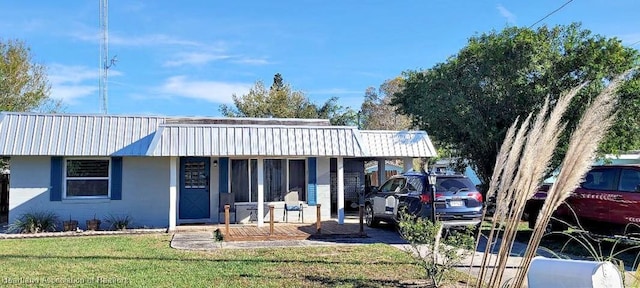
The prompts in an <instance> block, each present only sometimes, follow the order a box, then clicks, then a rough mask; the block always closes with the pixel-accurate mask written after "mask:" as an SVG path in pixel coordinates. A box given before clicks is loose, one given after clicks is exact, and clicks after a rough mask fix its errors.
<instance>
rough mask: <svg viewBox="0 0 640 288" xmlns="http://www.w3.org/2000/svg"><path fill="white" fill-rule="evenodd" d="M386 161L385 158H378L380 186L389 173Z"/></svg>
mask: <svg viewBox="0 0 640 288" xmlns="http://www.w3.org/2000/svg"><path fill="white" fill-rule="evenodd" d="M384 164H385V161H384V158H378V185H377V186H378V187H380V186H382V183H384V181H385V180H387V179H385V178H386V177H387V174H386V172H385V170H386V167H385V165H384Z"/></svg>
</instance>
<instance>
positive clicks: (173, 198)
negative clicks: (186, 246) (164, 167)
mask: <svg viewBox="0 0 640 288" xmlns="http://www.w3.org/2000/svg"><path fill="white" fill-rule="evenodd" d="M177 206H178V157H170V158H169V231H173V230H175V229H176V220H177V218H178V217H177V215H178V214H177V210H178V209H177Z"/></svg>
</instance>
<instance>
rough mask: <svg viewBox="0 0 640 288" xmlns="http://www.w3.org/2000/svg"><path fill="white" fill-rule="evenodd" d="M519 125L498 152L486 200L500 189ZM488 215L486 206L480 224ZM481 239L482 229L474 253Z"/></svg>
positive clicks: (511, 131)
mask: <svg viewBox="0 0 640 288" xmlns="http://www.w3.org/2000/svg"><path fill="white" fill-rule="evenodd" d="M517 123H518V118H516V121H514V122H513V124H511V127H509V129H508V130H507V134H506V135H505V137H504V141H503V142H502V145H501V146H500V151H499V152H498V156H497V157H496V164H495V165H494V167H493V175H492V176H491V182H490V183H489V190H487V194H486V199H491V197H493V195H494V194H495V192H496V189H498V183H499V182H498V179H499V178H500V176H501V175H502V171H503V168H504V166H505V163H506V162H507V156H508V154H509V151H510V150H511V147H512V146H513V142H514V137H515V131H516V124H517ZM486 214H487V205H485V207H484V209H483V210H482V217H481V221H480V223H483V222H484V219H485V217H486ZM481 237H482V229H479V231H478V235H477V236H476V245H475V250H474V251H477V250H478V246H479V245H480V239H481ZM475 256H476V254H475V253H473V254H471V263H473V260H474V258H475ZM471 267H472V266H469V273H467V274H469V278H468V280H467V285H468V284H469V283H471ZM480 270H481V271H480V274H482V273H484V266H481V267H480Z"/></svg>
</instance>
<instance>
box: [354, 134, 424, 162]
mask: <svg viewBox="0 0 640 288" xmlns="http://www.w3.org/2000/svg"><path fill="white" fill-rule="evenodd" d="M360 135H361V138H362V141H363V142H364V143H367V145H368V150H369V151H368V152H369V156H371V157H387V158H396V157H416V158H417V157H435V156H436V155H437V151H436V149H435V148H434V147H433V144H432V143H431V140H430V139H429V135H427V132H424V131H378V130H375V131H374V130H362V131H360Z"/></svg>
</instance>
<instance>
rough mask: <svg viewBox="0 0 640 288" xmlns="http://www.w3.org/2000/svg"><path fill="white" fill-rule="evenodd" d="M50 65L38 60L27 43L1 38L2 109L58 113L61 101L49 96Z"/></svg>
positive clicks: (0, 98)
mask: <svg viewBox="0 0 640 288" xmlns="http://www.w3.org/2000/svg"><path fill="white" fill-rule="evenodd" d="M50 87H51V86H50V85H49V82H48V80H47V73H46V68H45V67H44V66H42V65H40V64H37V63H34V62H33V59H32V55H31V50H30V49H29V47H27V46H26V45H25V44H24V43H23V42H21V41H18V40H9V41H7V42H2V41H1V40H0V110H2V111H39V112H56V111H58V110H60V109H61V102H60V101H59V100H53V99H51V98H49V93H50V92H49V91H50Z"/></svg>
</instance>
